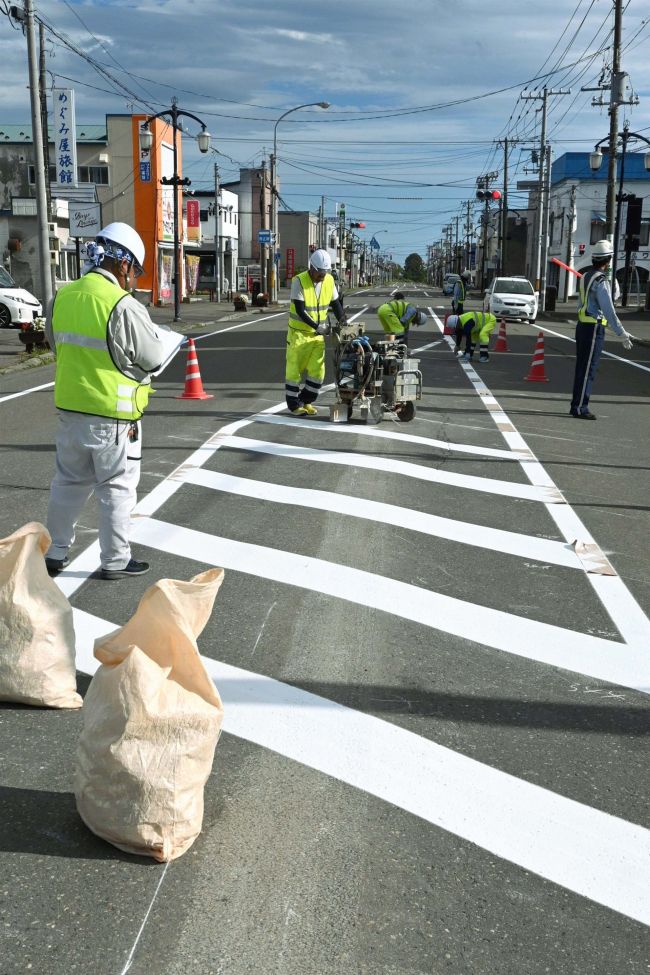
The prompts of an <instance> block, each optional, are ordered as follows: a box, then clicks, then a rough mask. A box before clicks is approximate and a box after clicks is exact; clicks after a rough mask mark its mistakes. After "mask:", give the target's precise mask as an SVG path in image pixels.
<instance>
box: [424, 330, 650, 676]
mask: <svg viewBox="0 0 650 975" xmlns="http://www.w3.org/2000/svg"><path fill="white" fill-rule="evenodd" d="M434 321H435V322H436V324H437V326H438V328H439V329H440V331H441V332H443V331H444V325H443V323H442V322H441V321H440V319H439V318H438V317H437V316H434ZM472 372H473V370H472ZM468 378H469V379H470V382H471V383H472V385H473V386H474V388H475V389H476V391H477V393H479V395H480V391H481V390H482V391H483V392H487V393H488V394H489V399H490V400H491V401H492V403H493V404H496V406H494V407H493V408H491V409H490V408H489V407H488V412H489V413H490V416H491V417H492V419H493V420H494V421H495V423H496V424H497V426H498V427H499V429H501V431H502V434H503V437H504V438H505V439H506V441H507V443H508V444H509V446H510V447H511V448H512V449H513V450H528V451H529V452H530V456H531V461H530V462H527V463H525V464H522V465H521V467H522V470H523V472H524V474H525V475H526V477H527V478H528V479H529V481H530V482H531V484H533V485H537V486H538V487H541V486H546V487H549V488H550V487H551V486H554V487H555V486H556V485H555V482H554V481H553V479H552V478H551V477H550V476H549V474H548V473H547V472H546V470H545V469H544V467H543V466H542V465H541V464H540V462H539V461H538V460H537V458H536V457H535V454H534V453H533V452H532V450H530V447H528V444H527V443H526V441H525V440H524V438H523V436H522V435H521V434H520V433H519V432H518V431H517V429H516V427H515V426H514V424H512V422H511V421H510V418H509V417H508V415H507V414H506V413H505V411H504V410H502V409H501V407H500V406H499V405H498V403H497V400H496V399H495V397H494V396H492V394H491V393H490V392H489V390H488V387H487V386H486V385H485V383H484V382H483V380H482V379H481V378H480V376H478V374H477V373H474V376H470V375H469V373H468ZM481 399H483V397H481ZM506 425H507V426H508V427H509V428H510V429H509V430H506V431H504V429H502V428H503V427H504V426H506ZM546 508H547V511H548V513H549V515H550V516H551V518H552V519H553V521H554V522H555V524H556V525H557V527H558V529H559V530H560V533H561V535H562V537H563V538H564V539H565V541H566V542H568V544H570V545H572V544H573V543H574V542H575V541H579V542H584V543H585V544H587V545H590V546H592V547H593V548H592V550H593V551H595V552H600V553H601V554H602V556H603V559H605V560H606V556H605V555H604V553H602V550H601V549H600V546H599V545H598V543H597V542H596V540H595V539H594V537H593V536H592V534H591V532H589V531H588V529H587V527H586V526H585V525H584V524H583V522H582V521H581V520H580V518H579V517H578V515H577V514H576V512H575V511H574V510H573V508H572V507H571V506H570V505H569V504H564V505H555V504H551V505H546ZM586 575H587V579H588V580H589V582H590V584H591V586H592V587H593V589H594V590H595V592H596V594H597V596H598V598H599V599H600V601H601V603H602V604H603V606H604V608H605V610H606V611H607V613H608V614H609V616H610V617H611V619H612V622H613V623H614V625H615V626H616V628H617V629H618V631H619V633H620V634H621V636H622V637H623V639H624V640H625V641H626V643H628V644H630V645H635V646H639V647H644V648H646V653H647V654H648V659H650V652H648V649H647V648H648V647H650V620H649V619H648V617H647V616H646V614H645V613H644V612H643V610H642V609H641V607H640V606H639V604H638V603H637V601H636V599H635V598H634V597H633V595H632V593H631V592H630V591H629V589H628V588H627V586H626V585H625V583H624V582H623V580H622V579H621V578H620V577H619V576H607V575H599V574H598V573H595V572H587V573H586Z"/></svg>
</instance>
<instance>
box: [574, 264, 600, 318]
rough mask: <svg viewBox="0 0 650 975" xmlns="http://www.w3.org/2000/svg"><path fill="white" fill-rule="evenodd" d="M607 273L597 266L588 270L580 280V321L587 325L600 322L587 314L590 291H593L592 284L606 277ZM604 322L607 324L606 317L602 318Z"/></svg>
mask: <svg viewBox="0 0 650 975" xmlns="http://www.w3.org/2000/svg"><path fill="white" fill-rule="evenodd" d="M604 277H605V275H604V274H603V272H602V271H598V270H597V269H596V268H594V269H593V270H589V271H586V272H585V273H584V274H583V276H582V277H581V278H580V281H579V282H578V294H579V295H580V307H579V308H578V321H579V322H583V323H584V324H585V325H596V324H597V323H598V319H597V318H593V317H592V316H591V315H588V314H587V302H588V301H589V292H590V291H591V286H592V285H593V284H594V282H596V281H597V280H599V278H604ZM600 320H601V321H602V323H603V324H606V321H605V319H604V318H602V316H601V319H600Z"/></svg>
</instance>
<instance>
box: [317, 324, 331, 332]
mask: <svg viewBox="0 0 650 975" xmlns="http://www.w3.org/2000/svg"><path fill="white" fill-rule="evenodd" d="M331 331H332V326H331V325H330V323H329V322H321V323H320V325H319V326H318V328H317V329H316V335H329V334H330V332H331Z"/></svg>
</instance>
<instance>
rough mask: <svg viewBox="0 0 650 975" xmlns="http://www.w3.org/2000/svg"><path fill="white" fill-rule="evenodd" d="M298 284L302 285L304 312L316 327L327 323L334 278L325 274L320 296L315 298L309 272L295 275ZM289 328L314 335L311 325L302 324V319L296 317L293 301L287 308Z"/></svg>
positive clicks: (332, 295)
mask: <svg viewBox="0 0 650 975" xmlns="http://www.w3.org/2000/svg"><path fill="white" fill-rule="evenodd" d="M297 277H298V279H299V281H300V283H301V284H302V293H303V297H304V300H305V311H306V312H307V314H308V315H309V316H310V318H313V320H314V321H315V322H316V324H317V325H320V324H321V322H325V321H327V312H328V310H329V306H330V303H331V301H332V298H333V297H334V278H333V277H332V275H331V274H326V275H325V278H324V280H323V282H322V284H321V288H320V294H319V295H318V297H317V296H316V289H315V287H314V282H313V281H312V279H311V277H310V274H309V271H302V273H301V274H298V275H297ZM289 328H294V329H297V330H298V331H299V332H307V334H308V335H309V334H311V335H313V334H314V329H313V328H312V327H311V325H308V324H307V323H306V322H303V320H302V318H300V317H299V316H298V312H297V311H296V306H295V305H294V303H293V301H292V302H291V305H290V306H289Z"/></svg>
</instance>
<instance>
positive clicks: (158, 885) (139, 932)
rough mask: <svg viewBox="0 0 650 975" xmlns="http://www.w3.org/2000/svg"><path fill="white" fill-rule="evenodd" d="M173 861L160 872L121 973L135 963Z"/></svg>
mask: <svg viewBox="0 0 650 975" xmlns="http://www.w3.org/2000/svg"><path fill="white" fill-rule="evenodd" d="M171 862H172V861H171V860H168V861H167V863H166V864H165V866H164V867H163V870H162V873H161V874H160V879H159V881H158V884H157V885H156V889H155V891H154V895H153V897H152V898H151V903H150V904H149V907H148V908H147V913H146V914H145V916H144V918H143V920H142V924H141V925H140V930H139V931H138V934H137V936H136V939H135V941H134V942H133V946H132V948H131V951H130V952H129V957H128V958H127V959H126V964H125V966H124V968H123V969H122V971H121V972H120V975H126V973H127V972H128V971H129V969H130V968H131V965H132V964H133V957H134V955H135V951H136V948H137V947H138V942H139V941H140V938H141V937H142V932H143V931H144V929H145V927H146V925H147V921H148V920H149V915H150V914H151V911H152V909H153V906H154V904H155V902H156V898H157V897H158V894H159V893H160V888H161V887H162V885H163V880H164V879H165V876H166V875H167V870H168V868H169V864H170V863H171Z"/></svg>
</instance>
